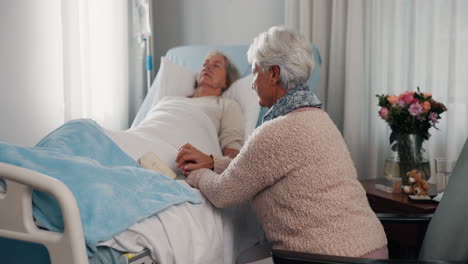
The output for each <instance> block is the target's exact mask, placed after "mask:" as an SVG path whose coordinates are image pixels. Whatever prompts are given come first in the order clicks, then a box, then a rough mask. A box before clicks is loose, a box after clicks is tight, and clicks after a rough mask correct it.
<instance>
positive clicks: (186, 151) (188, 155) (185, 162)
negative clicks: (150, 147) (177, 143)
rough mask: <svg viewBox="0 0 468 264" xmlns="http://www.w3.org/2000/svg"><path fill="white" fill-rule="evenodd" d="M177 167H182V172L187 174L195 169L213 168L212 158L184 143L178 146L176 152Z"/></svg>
mask: <svg viewBox="0 0 468 264" xmlns="http://www.w3.org/2000/svg"><path fill="white" fill-rule="evenodd" d="M175 161H176V162H177V167H178V168H181V169H182V174H184V175H185V176H188V175H189V173H190V172H191V171H193V170H196V169H201V168H208V169H213V167H214V161H213V158H212V157H211V156H209V155H206V154H205V153H203V152H201V151H199V150H198V149H196V148H195V147H194V146H192V145H190V144H188V143H187V144H185V145H183V146H182V147H180V149H179V152H178V153H177V158H176V160H175Z"/></svg>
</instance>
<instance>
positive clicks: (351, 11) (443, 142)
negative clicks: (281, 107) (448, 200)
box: [285, 0, 468, 178]
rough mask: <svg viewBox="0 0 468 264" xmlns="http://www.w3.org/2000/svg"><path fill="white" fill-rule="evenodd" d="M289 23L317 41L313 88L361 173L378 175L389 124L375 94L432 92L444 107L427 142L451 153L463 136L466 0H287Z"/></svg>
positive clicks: (467, 124) (442, 153)
mask: <svg viewBox="0 0 468 264" xmlns="http://www.w3.org/2000/svg"><path fill="white" fill-rule="evenodd" d="M285 5H286V8H285V10H286V14H285V17H286V24H288V25H290V26H292V27H295V28H297V29H299V30H300V31H301V32H303V33H304V34H305V35H306V36H308V37H309V39H310V40H311V42H313V43H316V44H317V46H318V48H319V50H320V52H321V54H322V59H323V62H324V63H323V70H322V72H321V83H320V87H319V89H318V92H317V94H318V96H319V98H320V99H322V100H323V101H324V104H325V109H326V111H327V112H328V113H329V114H330V116H331V118H332V119H333V121H334V122H335V124H336V125H337V126H338V128H339V129H340V130H341V131H342V134H343V136H344V138H345V141H346V143H347V144H348V147H349V150H350V152H351V155H352V158H353V160H354V162H355V165H356V168H357V170H358V173H359V177H360V178H374V177H381V176H382V175H383V173H382V167H383V164H384V160H385V158H386V156H387V152H388V150H389V146H388V145H389V143H388V137H389V134H390V129H389V128H388V127H387V124H386V123H385V122H384V121H383V120H380V118H379V117H378V115H377V112H378V107H377V98H376V97H375V95H376V94H399V93H402V92H404V91H408V90H409V91H415V90H416V87H417V86H419V87H420V88H421V90H422V91H424V92H428V93H432V94H433V97H434V98H435V99H436V100H438V101H441V102H443V103H444V104H445V105H446V106H447V108H448V111H447V112H445V113H444V114H442V120H441V122H440V123H439V124H438V127H439V129H440V130H435V129H431V130H430V133H431V134H432V136H431V138H430V140H429V142H428V144H427V146H426V148H427V150H428V153H429V157H430V158H431V160H433V159H434V158H435V157H448V158H452V159H456V158H457V157H458V155H459V152H460V150H461V147H462V145H463V143H464V142H465V140H466V138H467V136H468V118H467V114H468V103H467V101H468V77H467V75H468V64H467V63H468V51H467V49H466V47H468V17H467V16H465V15H464V14H467V13H468V2H467V1H463V0H395V1H385V0H352V1H348V0H332V1H329V0H312V1H308V0H299V1H296V0H286V2H285Z"/></svg>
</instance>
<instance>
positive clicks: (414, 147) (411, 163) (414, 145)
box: [384, 134, 431, 185]
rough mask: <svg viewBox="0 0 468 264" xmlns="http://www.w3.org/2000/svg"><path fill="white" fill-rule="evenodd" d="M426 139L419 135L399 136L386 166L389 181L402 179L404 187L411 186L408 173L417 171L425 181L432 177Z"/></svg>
mask: <svg viewBox="0 0 468 264" xmlns="http://www.w3.org/2000/svg"><path fill="white" fill-rule="evenodd" d="M423 144H424V139H423V138H422V137H421V136H420V135H417V134H397V135H396V137H395V141H394V142H393V144H392V146H391V148H390V149H391V151H390V154H389V155H388V157H387V159H386V161H385V165H384V176H385V178H387V179H390V180H391V179H395V178H401V184H402V185H410V183H409V181H408V176H407V172H408V171H411V170H414V169H417V170H419V171H420V172H421V176H422V178H423V179H424V180H428V179H429V177H430V176H431V166H430V162H429V159H428V158H427V154H426V151H425V149H424V147H423Z"/></svg>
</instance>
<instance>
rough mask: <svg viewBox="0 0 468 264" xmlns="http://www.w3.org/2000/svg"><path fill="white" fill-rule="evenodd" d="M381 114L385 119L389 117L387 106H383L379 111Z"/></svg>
mask: <svg viewBox="0 0 468 264" xmlns="http://www.w3.org/2000/svg"><path fill="white" fill-rule="evenodd" d="M379 115H380V117H381V118H382V119H383V120H387V118H388V108H387V107H382V108H381V109H380V111H379Z"/></svg>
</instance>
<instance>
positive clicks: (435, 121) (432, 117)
mask: <svg viewBox="0 0 468 264" xmlns="http://www.w3.org/2000/svg"><path fill="white" fill-rule="evenodd" d="M438 117H439V115H438V114H437V113H434V112H431V113H430V114H429V119H430V120H431V121H432V124H436V123H439V120H437V119H438Z"/></svg>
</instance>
